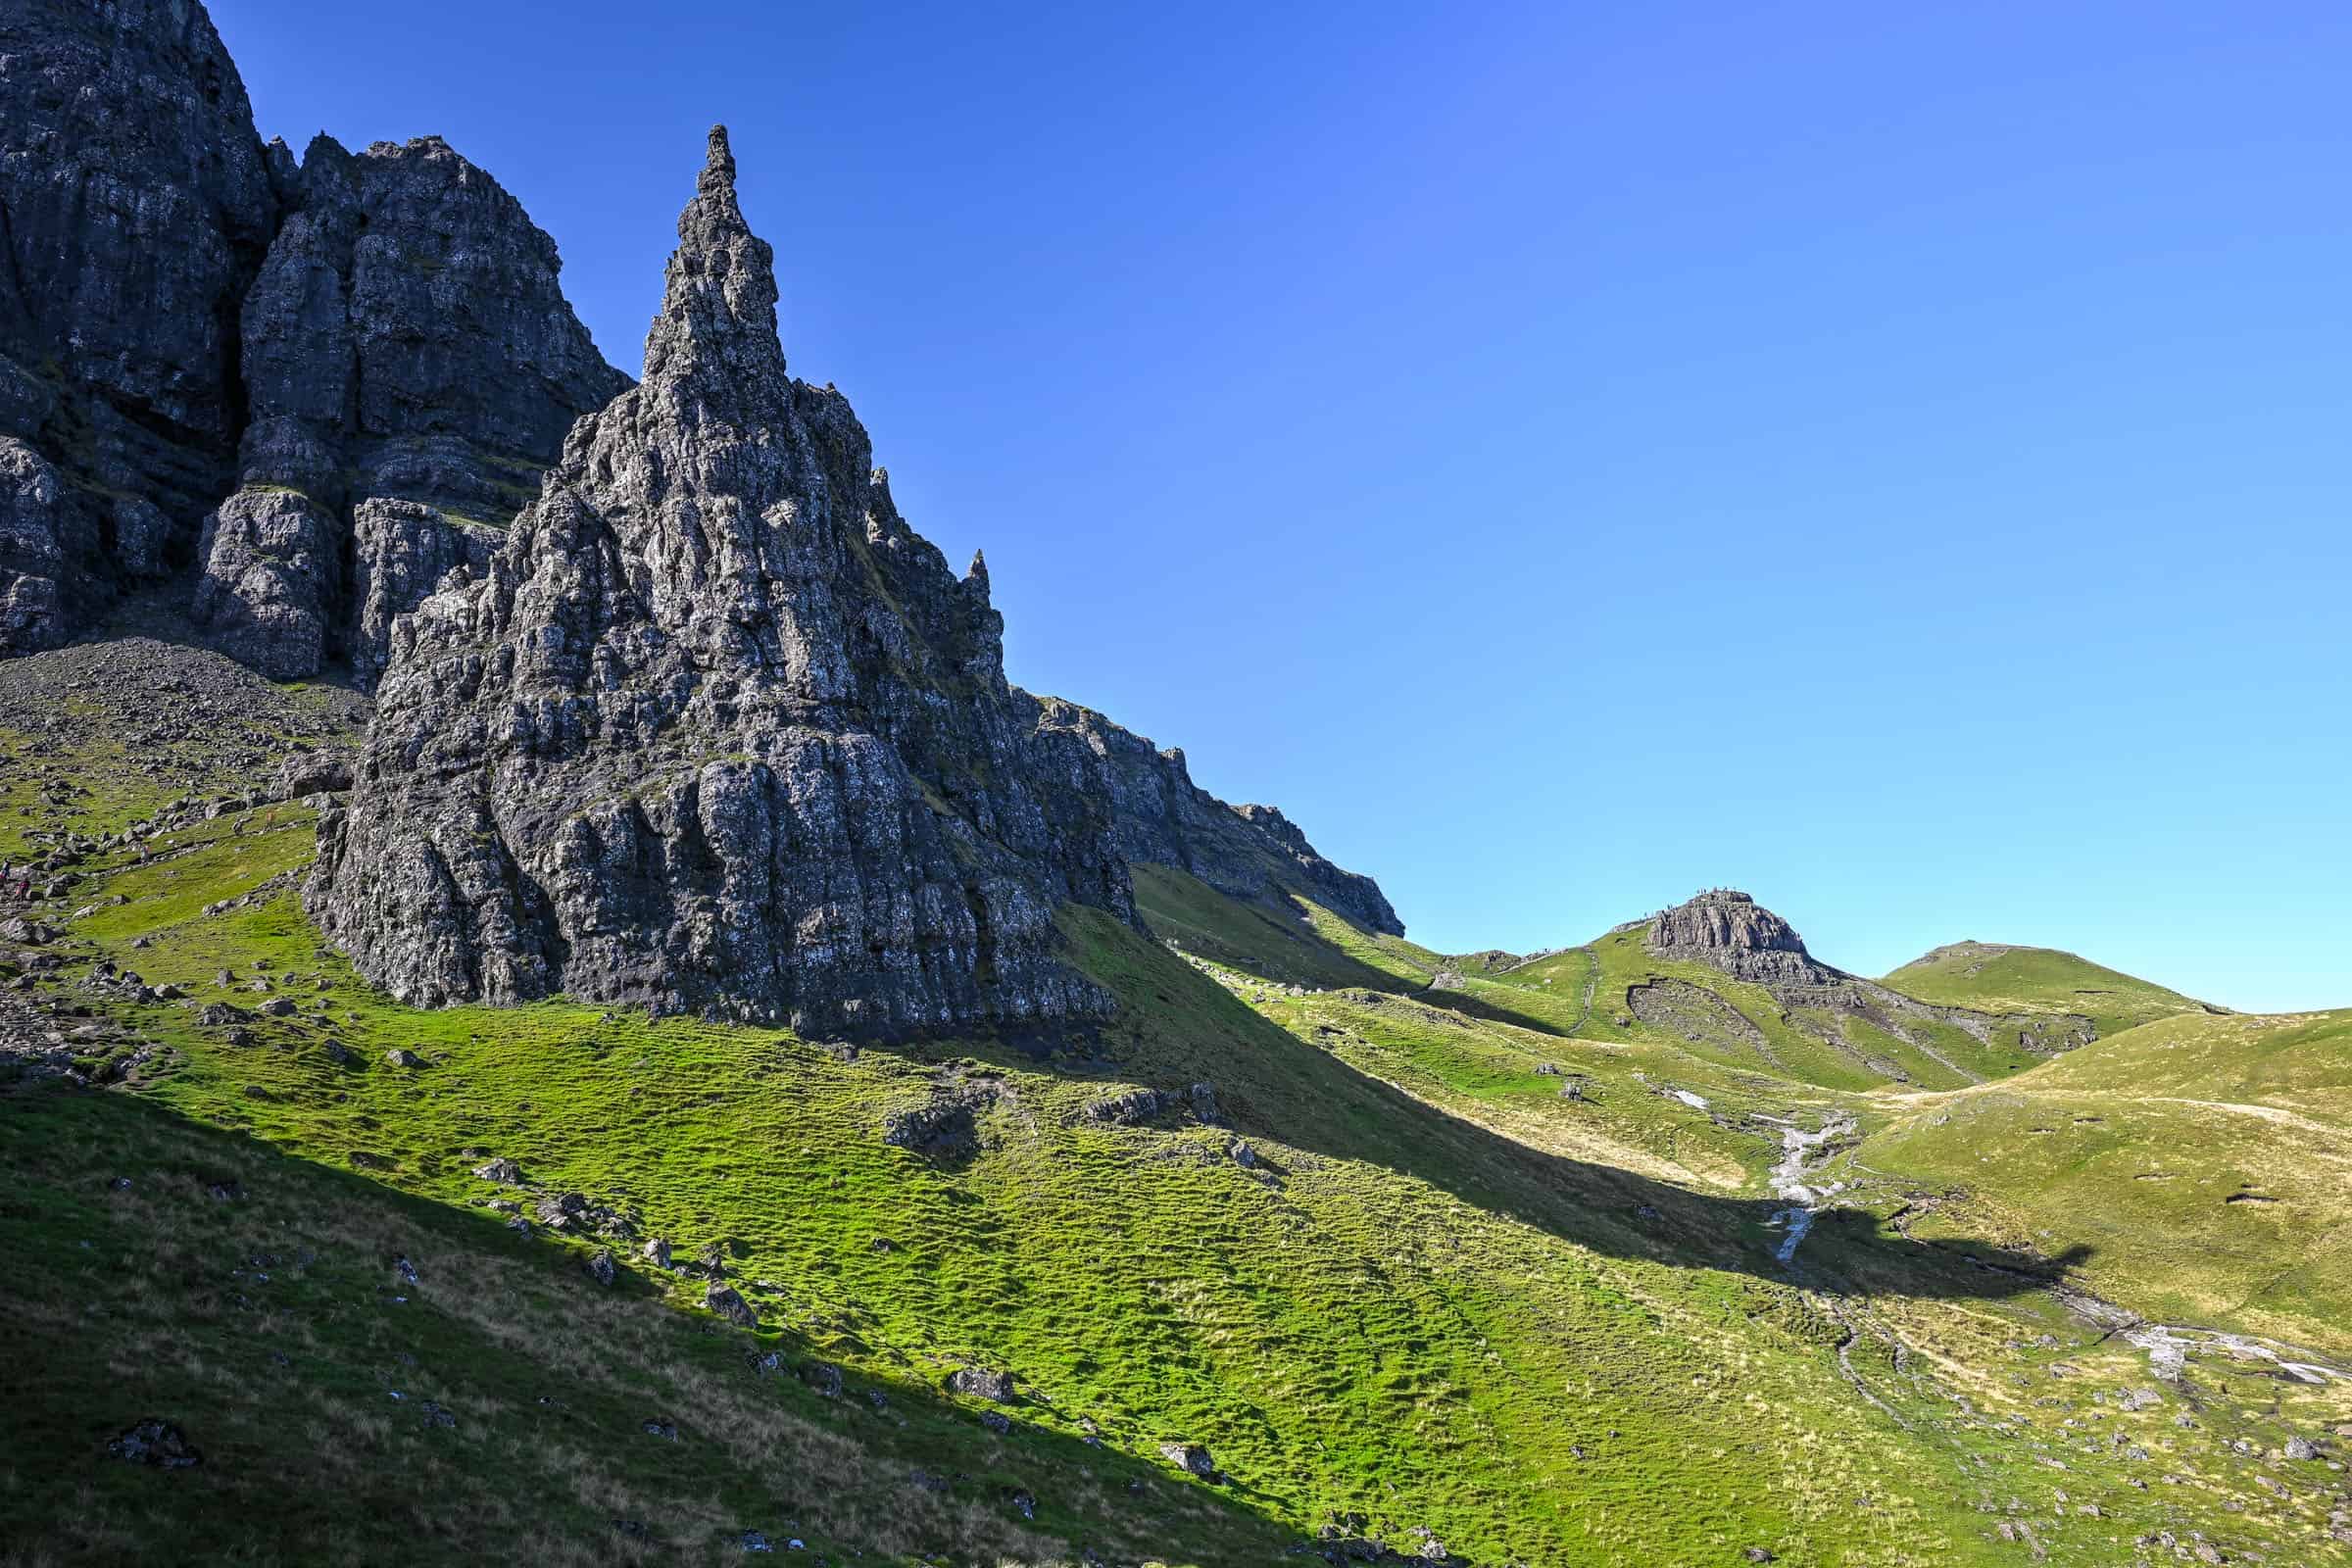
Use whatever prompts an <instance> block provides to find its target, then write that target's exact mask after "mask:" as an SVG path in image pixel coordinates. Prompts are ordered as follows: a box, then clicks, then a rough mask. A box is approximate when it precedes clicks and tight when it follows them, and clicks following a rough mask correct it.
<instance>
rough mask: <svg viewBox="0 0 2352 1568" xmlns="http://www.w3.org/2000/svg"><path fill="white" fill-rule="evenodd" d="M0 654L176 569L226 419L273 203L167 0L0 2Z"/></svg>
mask: <svg viewBox="0 0 2352 1568" xmlns="http://www.w3.org/2000/svg"><path fill="white" fill-rule="evenodd" d="M0 149H5V155H4V156H0V263H4V264H5V265H0V652H10V653H13V652H24V651H25V650H29V649H34V648H47V647H54V646H56V645H57V644H59V643H61V642H63V641H64V640H65V639H66V638H67V637H68V636H69V635H71V633H72V631H73V627H74V626H75V625H77V624H78V623H79V622H80V621H81V620H82V619H84V618H85V617H86V616H87V615H88V614H89V613H92V612H93V611H94V610H95V609H96V608H98V607H100V606H102V605H103V604H104V603H105V601H106V600H107V599H108V598H110V597H111V596H112V594H113V593H114V591H115V589H116V587H117V586H118V585H119V584H120V583H122V582H123V581H126V580H138V579H142V578H155V577H160V576H162V575H165V574H166V573H168V572H170V571H172V570H174V569H179V568H184V566H185V564H186V563H187V559H188V555H189V545H190V541H191V540H192V539H193V536H194V526H193V525H194V520H195V518H196V517H197V516H198V515H200V514H201V513H202V512H203V510H204V509H205V508H206V507H207V506H209V505H210V504H211V502H212V501H213V499H214V498H216V497H218V496H219V495H220V494H221V490H222V488H224V484H225V480H226V477H227V473H228V469H229V466H230V464H231V462H232V460H233V458H234V454H235V450H236V442H237V434H238V431H239V429H240V428H241V426H242V422H243V414H244V410H243V397H242V389H241V386H240V383H239V371H238V364H237V333H236V323H237V313H238V308H239V304H240V302H241V301H242V300H243V298H244V295H245V290H246V288H247V287H248V285H250V283H251V282H252V280H253V277H254V274H255V272H256V270H258V268H259V267H260V265H261V259H262V254H263V252H264V250H265V249H266V248H267V247H268V245H269V243H270V228H271V224H272V222H273V221H274V218H275V212H276V207H275V199H274V197H273V195H272V192H271V190H270V178H269V174H268V172H267V170H266V168H265V167H264V160H263V154H262V145H261V142H260V139H259V138H258V137H256V136H255V134H254V130H253V115H252V110H251V108H250V106H249V105H248V104H247V102H246V98H245V88H244V84H243V83H242V82H241V81H240V80H239V79H238V76H237V70H236V67H235V65H234V64H232V63H231V62H230V60H229V58H228V54H227V52H226V51H225V50H224V49H222V48H221V39H220V36H219V35H218V34H217V33H216V32H215V31H214V30H213V25H212V22H211V20H210V19H209V18H207V17H206V15H205V13H204V9H203V7H201V6H198V5H192V4H188V3H186V0H118V3H116V4H111V5H105V6H100V5H93V4H88V3H73V0H0Z"/></svg>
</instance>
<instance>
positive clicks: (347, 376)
mask: <svg viewBox="0 0 2352 1568" xmlns="http://www.w3.org/2000/svg"><path fill="white" fill-rule="evenodd" d="M0 147H5V148H6V150H7V156H6V157H5V158H0V260H4V261H5V263H6V265H5V266H0V654H13V653H23V652H26V651H29V650H32V649H37V648H46V647H54V646H56V645H58V644H60V643H62V642H64V641H65V640H66V639H67V638H68V637H70V636H71V635H73V632H74V631H75V630H76V629H77V628H78V627H79V626H81V625H83V624H84V623H86V622H87V621H88V620H89V619H90V618H91V617H92V616H93V615H94V614H96V613H98V612H99V611H101V610H103V609H104V608H105V606H106V605H107V604H108V602H109V601H110V600H112V599H113V598H114V597H115V596H116V595H117V594H118V593H119V592H121V591H122V590H123V589H124V588H126V587H131V586H135V585H138V584H140V583H142V582H151V581H155V580H160V579H167V578H172V577H174V576H182V575H184V574H186V573H188V572H189V571H190V570H191V569H193V570H195V572H196V573H197V585H196V592H195V595H194V605H195V611H196V615H197V619H198V621H199V622H200V624H202V625H203V626H204V627H205V628H206V629H208V630H210V631H211V632H213V633H214V634H216V635H217V636H218V637H219V639H220V640H221V645H222V646H223V647H224V648H226V649H228V650H230V651H231V652H233V653H234V654H235V655H236V656H237V657H238V658H240V659H242V660H244V661H245V662H249V663H252V664H253V665H254V666H255V667H257V668H260V669H263V670H265V671H267V672H268V673H270V674H273V675H277V676H281V677H282V676H289V675H308V674H311V673H313V672H315V671H316V670H317V669H318V667H319V661H320V659H321V658H322V657H332V656H335V655H339V654H341V653H343V652H346V651H347V645H348V644H351V643H353V641H354V638H353V636H352V631H353V628H352V627H351V625H350V616H351V614H352V613H353V612H354V611H355V610H356V608H357V607H358V605H359V604H360V602H361V599H362V596H361V595H360V594H359V593H357V592H356V591H355V589H354V585H353V584H352V583H350V582H349V581H348V580H347V576H348V567H347V558H348V556H349V555H350V550H349V543H350V541H349V538H348V534H349V522H350V517H351V511H352V508H353V507H354V506H355V505H357V504H358V503H360V502H362V501H364V500H366V499H367V498H368V497H398V498H403V499H407V500H410V501H417V502H422V503H426V504H429V505H431V506H433V507H435V508H438V509H441V510H443V511H446V512H451V513H455V514H458V515H464V516H468V517H474V518H480V519H488V520H493V521H496V520H503V519H505V518H506V517H508V516H511V515H513V514H514V513H515V510H516V509H517V508H519V507H520V506H521V505H523V504H524V503H525V502H526V501H528V500H529V499H530V496H531V494H532V492H533V491H534V489H535V488H536V485H537V481H538V474H539V471H540V470H541V469H543V468H544V467H546V466H547V465H549V464H550V463H552V462H553V461H554V460H555V457H556V454H557V452H558V451H559V450H560V448H561V447H562V444H563V438H564V431H565V430H566V429H567V428H568V427H569V425H570V423H571V421H572V420H573V419H574V418H576V417H578V416H579V415H581V414H584V413H586V412H588V411H589V410H592V409H595V408H599V407H601V406H602V405H603V404H605V403H606V402H607V401H609V400H610V399H611V398H612V397H613V395H614V394H615V393H617V392H618V391H619V390H620V389H621V388H622V387H623V386H625V385H626V384H627V378H626V377H624V376H622V375H621V374H620V373H619V372H618V371H616V370H614V369H613V368H611V367H609V366H607V365H606V364H605V363H604V361H603V359H602V358H601V357H599V356H598V354H597V353H596V350H595V347H594V345H593V344H591V343H590V342H589V339H588V334H587V332H586V331H585V329H583V328H582V327H581V326H580V324H579V322H578V320H577V319H575V318H574V317H573V316H572V314H571V311H570V309H569V307H567V306H566V305H565V304H564V297H563V294H562V292H561V290H560V289H559V288H558V286H557V283H556V273H557V269H558V266H559V263H558V261H557V257H556V250H555V245H554V242H553V241H552V240H550V239H549V238H548V237H547V235H546V234H544V233H542V232H541V231H540V230H539V229H538V228H536V227H535V226H533V225H532V223H531V221H530V220H529V219H528V218H527V217H526V216H525V215H524V214H523V211H522V209H521V207H520V206H519V205H518V204H516V202H515V199H514V198H513V197H511V196H509V195H508V194H507V193H506V192H505V191H504V190H502V189H500V188H499V186H498V184H497V182H496V181H494V180H492V179H491V178H490V177H489V176H488V175H487V174H485V173H483V172H482V171H480V170H479V169H476V168H474V167H473V166H472V165H471V164H469V163H467V162H466V160H465V159H463V158H461V157H459V156H458V155H457V154H456V153H455V152H453V151H452V150H451V149H450V148H449V147H448V146H447V145H446V144H445V143H443V142H442V141H440V140H439V139H438V138H436V137H426V138H424V139H422V140H419V141H413V142H410V143H408V144H407V145H406V146H401V145H397V144H393V143H388V142H384V143H378V144H376V145H375V146H373V147H370V148H368V151H367V152H365V153H363V154H360V155H358V156H356V157H355V156H353V155H352V154H349V153H347V152H345V151H344V150H343V149H342V148H341V147H339V146H337V145H336V144H335V143H334V142H333V141H332V140H330V139H329V138H327V137H324V136H321V137H319V138H318V139H317V140H316V141H314V142H313V143H312V145H311V149H310V152H309V155H308V156H307V157H306V158H305V160H304V161H303V163H302V164H301V166H300V167H299V168H297V167H296V164H295V161H294V158H293V155H292V154H291V153H290V152H289V151H287V149H286V148H285V146H284V144H283V143H274V142H273V143H271V144H270V146H269V147H268V148H266V149H265V148H264V147H263V145H262V143H261V140H260V138H259V136H258V135H257V134H256V133H255V130H254V125H253V114H252V109H251V106H250V105H249V104H248V102H247V100H246V96H245V89H244V86H243V84H242V83H241V82H240V81H239V80H238V77H237V72H236V67H235V65H234V64H233V63H232V62H231V61H230V60H229V58H228V55H227V53H226V51H225V50H224V49H222V47H221V39H220V36H219V35H218V34H217V33H216V32H215V31H214V29H213V25H212V23H211V22H210V20H209V19H208V18H207V17H206V15H205V11H204V8H203V7H202V6H201V5H198V4H194V3H192V0H120V3H115V4H107V5H100V4H96V3H94V0H0ZM426 586H427V587H429V586H430V585H429V584H427V585H426ZM413 602H414V601H413V600H411V601H410V603H413ZM400 608H401V609H403V610H405V609H407V608H409V606H408V604H406V603H404V604H402V605H401V606H400ZM380 644H381V633H380V632H377V633H375V634H373V635H372V636H371V637H368V638H367V639H365V641H364V648H365V649H366V650H368V651H372V652H374V653H375V654H377V655H380ZM373 662H380V657H379V658H376V659H373V660H369V659H363V660H362V663H363V665H364V666H368V667H372V663H373ZM364 672H365V670H364Z"/></svg>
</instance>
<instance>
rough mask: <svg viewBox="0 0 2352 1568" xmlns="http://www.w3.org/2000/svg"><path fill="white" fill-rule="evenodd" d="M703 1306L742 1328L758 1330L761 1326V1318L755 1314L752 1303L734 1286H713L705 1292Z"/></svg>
mask: <svg viewBox="0 0 2352 1568" xmlns="http://www.w3.org/2000/svg"><path fill="white" fill-rule="evenodd" d="M703 1304H704V1305H705V1306H707V1307H709V1308H710V1309H711V1311H713V1312H716V1313H717V1314H718V1315H719V1316H720V1317H723V1318H725V1319H726V1320H727V1321H728V1322H730V1323H733V1324H735V1325H737V1326H738V1327H740V1328H747V1329H756V1328H758V1327H759V1326H760V1318H759V1316H758V1314H756V1313H755V1312H753V1310H752V1305H751V1303H750V1302H749V1301H746V1300H745V1299H743V1296H742V1294H741V1293H740V1292H738V1291H737V1290H736V1289H735V1287H734V1286H732V1285H718V1284H713V1285H711V1287H710V1288H709V1289H707V1290H705V1291H704V1292H703Z"/></svg>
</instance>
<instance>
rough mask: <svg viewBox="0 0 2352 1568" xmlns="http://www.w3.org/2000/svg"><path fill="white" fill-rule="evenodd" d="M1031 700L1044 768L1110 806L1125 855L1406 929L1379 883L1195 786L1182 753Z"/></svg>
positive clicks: (1263, 815) (1262, 896) (1274, 818)
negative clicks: (1292, 896) (1295, 896)
mask: <svg viewBox="0 0 2352 1568" xmlns="http://www.w3.org/2000/svg"><path fill="white" fill-rule="evenodd" d="M1027 701H1029V702H1030V703H1032V704H1033V705H1034V710H1033V711H1032V712H1031V713H1030V715H1029V716H1028V718H1027V720H1026V722H1027V723H1028V725H1029V727H1030V729H1031V730H1032V731H1033V733H1034V734H1035V736H1036V738H1037V743H1038V747H1039V750H1040V753H1041V766H1042V767H1043V768H1044V769H1045V770H1046V771H1048V772H1049V773H1051V774H1053V775H1054V776H1056V777H1059V778H1063V779H1066V780H1068V781H1069V783H1070V786H1071V787H1072V788H1073V789H1076V790H1078V791H1081V792H1084V793H1089V794H1095V795H1099V796H1101V797H1103V799H1105V800H1106V801H1107V802H1108V805H1109V810H1110V816H1111V832H1112V842H1113V844H1114V846H1115V847H1116V849H1117V852H1118V854H1119V856H1120V858H1123V859H1126V860H1128V861H1130V862H1133V863H1143V862H1149V863H1152V864H1158V865H1171V866H1175V867H1176V868H1178V869H1179V870H1183V871H1187V872H1190V873H1191V874H1192V875H1194V876H1196V877H1199V878H1200V879H1201V881H1203V882H1205V883H1207V884H1208V885H1209V886H1210V887H1212V888H1215V889H1216V890H1217V891H1218V892H1220V893H1223V894H1226V895H1228V896H1229V897H1232V898H1237V899H1249V900H1260V901H1268V900H1279V899H1280V898H1281V897H1282V895H1284V894H1286V893H1297V894H1299V895H1301V896H1303V897H1305V898H1307V899H1311V900H1313V901H1314V902H1315V903H1317V904H1320V905H1322V906H1323V907H1326V908H1328V909H1331V910H1333V911H1334V912H1336V913H1338V914H1341V915H1343V916H1345V917H1346V918H1348V920H1351V921H1353V922H1354V923H1355V924H1357V925H1359V926H1361V927H1363V928H1364V929H1365V930H1367V931H1384V932H1388V933H1390V934H1392V935H1397V936H1401V935H1403V933H1404V926H1403V924H1402V922H1400V921H1399V920H1398V919H1397V911H1396V910H1395V909H1394V908H1392V907H1390V906H1389V901H1388V899H1387V898H1386V897H1385V896H1384V895H1383V894H1382V893H1381V891H1380V885H1379V884H1378V883H1376V882H1374V881H1373V880H1372V879H1371V878H1370V877H1368V876H1363V875H1360V874H1358V873H1356V872H1353V871H1348V870H1343V869H1342V868H1341V867H1339V866H1337V865H1334V864H1333V863H1332V862H1331V861H1330V860H1327V859H1325V858H1323V857H1322V855H1320V854H1318V853H1317V852H1316V850H1315V847H1314V846H1313V845H1311V844H1309V843H1308V842H1307V841H1306V835H1305V834H1303V833H1301V832H1300V831H1299V828H1298V827H1297V826H1296V825H1295V824H1293V823H1292V821H1291V820H1290V818H1288V817H1286V816H1284V815H1283V814H1282V812H1281V811H1279V810H1277V809H1274V808H1273V807H1271V806H1228V805H1226V804H1225V803H1224V802H1223V801H1220V800H1218V799H1217V798H1216V797H1215V796H1213V795H1211V794H1209V793H1208V792H1207V791H1206V790H1203V789H1201V788H1200V787H1199V786H1198V785H1196V784H1195V783H1194V782H1193V780H1192V775H1191V773H1190V772H1189V771H1188V770H1187V768H1186V766H1185V760H1184V753H1183V752H1181V751H1179V750H1176V749H1174V748H1170V749H1168V750H1166V751H1160V750H1158V749H1157V748H1155V747H1153V746H1152V743H1151V742H1150V741H1148V740H1145V739H1144V738H1143V737H1142V736H1140V735H1137V734H1134V733H1133V732H1131V731H1129V730H1126V729H1122V728H1121V727H1119V726H1118V725H1117V724H1114V723H1112V722H1111V721H1110V720H1109V719H1107V718H1105V717H1103V715H1102V714H1101V713H1098V712H1096V711H1093V710H1092V709H1087V708H1081V707H1079V706H1078V705H1077V704H1075V703H1067V702H1063V701H1061V700H1060V699H1059V698H1054V697H1046V698H1033V699H1027Z"/></svg>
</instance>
